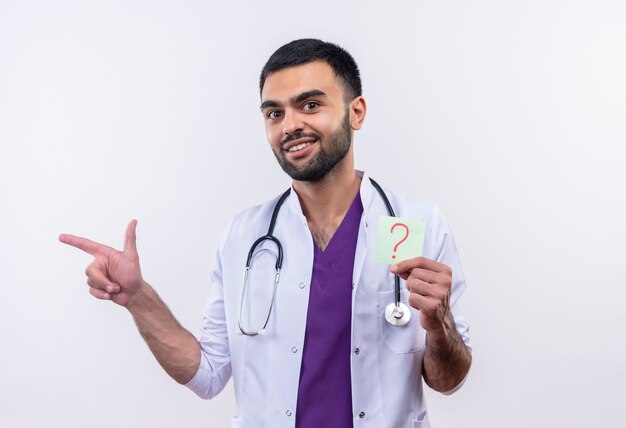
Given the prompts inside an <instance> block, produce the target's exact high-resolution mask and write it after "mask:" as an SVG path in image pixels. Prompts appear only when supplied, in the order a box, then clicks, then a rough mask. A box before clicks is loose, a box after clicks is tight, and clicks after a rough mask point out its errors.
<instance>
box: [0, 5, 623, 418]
mask: <svg viewBox="0 0 626 428" xmlns="http://www.w3.org/2000/svg"><path fill="white" fill-rule="evenodd" d="M383 3H384V2H380V1H377V2H363V1H356V0H355V1H349V2H341V3H340V2H331V1H317V2H314V3H309V2H307V3H302V4H300V2H297V1H293V2H290V3H286V4H282V3H280V2H258V1H248V2H244V1H233V2H219V3H218V2H214V3H212V2H209V1H190V0H189V1H176V2H174V1H147V0H146V1H140V0H130V1H128V0H125V1H99V2H96V1H78V0H76V1H18V0H14V1H11V0H0V147H1V151H0V201H1V202H0V203H1V207H2V208H1V210H0V287H1V290H2V293H1V294H0V426H2V427H11V428H12V427H19V428H21V427H43V426H48V427H64V428H70V427H86V426H89V427H148V426H150V427H174V426H187V427H202V426H203V427H225V426H228V421H229V418H230V415H231V414H232V413H233V412H234V398H233V393H232V388H231V387H230V386H229V387H228V388H227V390H226V391H225V392H224V393H223V394H221V395H220V396H219V397H217V398H216V399H214V400H213V401H208V402H207V401H202V400H200V399H198V398H196V397H195V396H194V395H193V394H192V393H191V392H190V391H188V390H186V389H185V388H184V387H181V386H179V385H177V384H176V383H175V382H174V381H171V380H170V379H169V378H168V377H167V375H165V374H164V372H162V370H161V368H160V367H159V366H158V364H157V363H156V362H155V361H154V359H153V358H152V356H151V354H150V352H149V350H148V349H147V347H146V346H145V344H144V343H143V341H142V339H141V337H140V336H139V334H138V333H137V332H136V330H135V327H134V326H133V322H132V319H131V318H130V316H129V315H128V314H127V313H126V312H125V310H123V309H122V308H120V307H117V306H115V305H114V304H112V303H109V302H101V301H98V300H95V299H93V298H92V297H91V296H90V295H89V294H88V292H87V287H86V285H85V283H84V274H83V270H84V268H85V266H86V265H87V264H88V263H89V261H90V257H89V256H87V255H84V254H81V253H80V252H78V251H77V250H74V249H72V248H69V247H65V246H63V245H62V244H60V243H58V242H57V241H56V238H57V235H58V234H59V233H61V232H68V233H74V234H79V235H85V236H88V237H90V238H92V239H95V240H98V241H101V242H105V243H108V244H111V245H115V246H118V247H119V246H120V245H121V244H122V236H123V231H124V229H125V227H126V224H127V222H128V221H129V220H130V219H131V218H137V219H138V220H139V228H138V236H139V250H140V255H141V257H142V263H143V271H144V276H145V277H146V278H147V279H148V280H149V281H150V282H151V283H152V284H153V286H154V287H155V288H156V289H157V290H158V292H159V293H160V294H161V296H162V297H163V299H164V300H165V301H166V302H167V303H168V304H169V305H170V307H171V309H172V310H173V312H174V313H175V315H176V316H177V317H178V319H179V320H180V321H181V323H182V324H183V325H184V326H186V327H187V328H189V329H190V330H191V331H192V332H196V331H197V328H198V326H199V323H200V320H201V312H202V309H203V307H204V304H205V302H206V299H207V296H208V293H209V289H210V282H209V269H210V264H211V260H212V256H213V252H214V250H215V246H216V238H217V235H218V233H219V232H220V231H221V229H222V228H223V227H224V226H225V225H226V222H227V221H228V219H229V218H230V217H231V216H232V215H233V214H235V213H236V212H238V211H240V210H242V209H244V208H246V207H248V206H251V205H253V204H257V203H260V202H262V201H264V200H266V199H268V198H270V197H273V196H274V195H276V194H278V193H279V192H281V191H282V190H283V189H285V188H286V187H287V186H288V185H289V180H288V178H287V177H286V176H285V175H284V174H283V172H282V171H281V170H280V168H279V167H278V166H277V164H276V162H275V160H274V158H273V155H272V154H271V152H270V149H269V148H268V146H267V143H266V140H265V135H264V130H263V124H262V120H261V116H260V113H259V111H258V105H259V98H258V89H257V85H258V81H257V79H258V74H259V71H260V69H261V67H262V65H263V63H264V62H265V60H266V59H267V57H268V56H269V55H270V54H271V53H272V52H273V51H274V50H275V49H276V48H277V47H278V46H280V45H281V44H283V43H286V42H288V41H290V40H292V39H295V38H300V37H318V38H322V39H325V40H329V41H334V42H337V43H339V44H341V45H343V46H344V47H346V48H347V49H348V50H349V51H350V52H351V53H352V54H353V55H354V56H355V58H356V60H357V62H358V63H359V65H360V67H361V71H362V77H363V82H364V95H365V97H366V99H367V101H368V103H369V111H368V117H367V120H366V123H365V127H364V129H363V130H362V131H360V132H359V133H357V135H356V146H357V148H356V151H357V166H358V167H360V168H362V169H365V170H367V171H368V173H369V174H370V175H371V176H372V177H374V178H376V179H378V181H380V182H381V183H384V184H385V185H387V186H389V187H391V188H393V189H395V190H397V191H400V192H402V193H406V194H410V195H413V196H418V197H423V198H428V199H431V200H434V201H435V202H436V203H438V204H439V205H440V206H441V208H442V210H443V212H444V214H445V215H446V217H447V219H448V221H449V222H450V224H451V225H452V227H453V230H454V232H455V236H456V239H457V243H458V246H459V249H460V252H461V256H462V259H463V264H464V268H465V273H466V277H467V281H468V284H469V288H468V290H467V292H466V294H465V295H464V297H463V307H464V314H465V316H466V318H468V319H469V321H470V323H471V326H472V329H471V333H472V341H473V345H474V349H475V351H474V365H473V368H472V371H471V375H470V378H469V380H468V381H467V383H466V385H465V386H464V388H463V389H462V390H461V391H460V392H458V393H457V394H456V395H454V396H451V397H443V396H440V395H437V394H434V393H428V400H429V404H430V412H431V419H432V422H433V425H434V426H435V427H437V428H445V427H449V428H452V427H526V426H533V427H557V426H558V427H560V426H568V427H588V426H596V427H617V426H623V416H622V415H623V412H622V411H621V407H623V404H624V397H625V394H624V385H625V384H626V372H625V368H624V367H625V366H624V364H623V361H624V360H626V343H625V342H626V341H625V340H624V329H623V326H624V323H625V321H626V318H625V316H624V310H623V306H624V304H623V300H624V297H626V295H625V294H626V293H625V292H624V286H625V285H626V284H625V282H624V267H625V266H626V263H625V260H624V259H625V257H626V251H625V250H624V241H625V239H626V232H625V230H626V229H625V227H624V220H625V219H626V204H625V199H626V198H625V196H624V184H625V183H626V167H625V164H626V149H625V148H624V147H625V143H626V120H625V119H626V78H625V76H626V3H625V2H623V1H619V0H615V1H601V0H600V1H572V0H569V1H567V0H562V1H550V0H526V1H499V0H493V1H487V0H477V1H473V2H465V1H456V2H454V1H419V2H414V1H411V2H409V1H398V2H394V1H390V2H386V4H384V5H383ZM243 262H244V261H243V260H242V265H243ZM389 387H393V379H389Z"/></svg>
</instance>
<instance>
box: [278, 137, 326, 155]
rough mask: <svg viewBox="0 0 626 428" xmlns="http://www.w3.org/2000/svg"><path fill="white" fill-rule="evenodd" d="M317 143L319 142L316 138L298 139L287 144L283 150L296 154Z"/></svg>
mask: <svg viewBox="0 0 626 428" xmlns="http://www.w3.org/2000/svg"><path fill="white" fill-rule="evenodd" d="M316 141H317V139H316V138H311V137H304V138H298V139H295V140H293V141H290V142H288V143H286V144H283V146H282V149H283V150H285V151H286V152H289V153H294V152H297V151H300V150H302V149H306V148H307V147H309V146H310V145H311V144H313V143H315V142H316Z"/></svg>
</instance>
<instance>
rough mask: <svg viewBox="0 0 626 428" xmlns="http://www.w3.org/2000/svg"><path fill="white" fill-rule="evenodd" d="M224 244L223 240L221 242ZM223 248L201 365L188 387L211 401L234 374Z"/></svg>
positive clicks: (203, 333)
mask: <svg viewBox="0 0 626 428" xmlns="http://www.w3.org/2000/svg"><path fill="white" fill-rule="evenodd" d="M220 242H221V243H223V239H221V240H220ZM221 248H222V245H220V246H219V249H218V251H217V255H216V257H215V261H214V264H213V270H212V274H211V279H212V290H211V298H210V300H209V303H208V305H207V307H206V309H205V311H204V317H203V321H202V326H201V328H200V339H199V343H200V348H201V357H200V358H201V359H200V366H199V367H198V371H197V372H196V374H195V375H194V377H193V378H192V379H191V380H190V381H189V382H188V383H187V384H186V385H185V386H187V387H188V388H189V389H191V390H192V391H193V392H195V393H196V394H197V395H198V396H200V397H201V398H205V399H209V398H213V397H214V396H216V395H217V394H219V393H220V392H221V391H222V390H223V389H224V387H225V386H226V383H228V380H229V379H230V376H231V374H232V370H231V361H230V348H229V343H228V330H227V323H226V316H225V313H224V288H223V281H222V280H223V275H222V262H221Z"/></svg>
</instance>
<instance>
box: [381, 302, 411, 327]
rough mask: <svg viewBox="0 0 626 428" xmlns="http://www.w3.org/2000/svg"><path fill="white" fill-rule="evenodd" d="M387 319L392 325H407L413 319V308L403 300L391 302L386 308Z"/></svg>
mask: <svg viewBox="0 0 626 428" xmlns="http://www.w3.org/2000/svg"><path fill="white" fill-rule="evenodd" d="M385 319H386V320H387V322H388V323H389V324H391V325H398V326H400V325H406V324H407V323H408V322H409V321H410V320H411V310H410V309H409V307H408V306H407V305H405V304H404V303H402V302H398V303H395V302H393V303H389V304H388V305H387V307H386V308H385Z"/></svg>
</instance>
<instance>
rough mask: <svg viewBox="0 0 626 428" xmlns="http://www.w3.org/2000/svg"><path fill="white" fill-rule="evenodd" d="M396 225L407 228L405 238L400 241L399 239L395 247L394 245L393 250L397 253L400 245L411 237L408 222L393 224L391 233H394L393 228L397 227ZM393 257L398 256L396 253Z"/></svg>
mask: <svg viewBox="0 0 626 428" xmlns="http://www.w3.org/2000/svg"><path fill="white" fill-rule="evenodd" d="M396 226H401V227H404V228H405V229H406V235H404V238H402V239H401V240H400V241H398V243H397V244H396V245H395V247H393V252H394V253H395V252H396V251H397V250H398V247H399V246H400V244H402V243H403V242H404V241H406V240H407V239H408V238H409V227H408V226H407V225H406V224H403V223H396V224H394V225H393V226H391V233H392V234H393V230H394V229H395V228H396ZM391 258H392V259H395V258H396V255H395V254H394V255H393V256H391Z"/></svg>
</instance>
